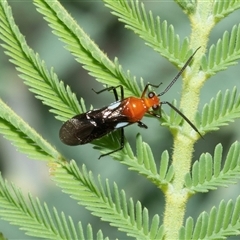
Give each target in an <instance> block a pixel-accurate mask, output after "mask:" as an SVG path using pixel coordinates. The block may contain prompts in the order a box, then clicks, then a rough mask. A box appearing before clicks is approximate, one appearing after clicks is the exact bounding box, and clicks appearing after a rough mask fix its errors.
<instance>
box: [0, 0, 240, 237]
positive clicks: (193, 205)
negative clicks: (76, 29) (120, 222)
mask: <svg viewBox="0 0 240 240" xmlns="http://www.w3.org/2000/svg"><path fill="white" fill-rule="evenodd" d="M9 3H10V5H11V6H12V10H13V14H14V16H15V21H16V23H17V25H18V26H19V28H20V30H21V32H22V33H23V34H24V35H25V36H26V40H27V42H28V44H29V45H30V46H31V47H32V48H33V49H34V51H36V52H38V53H39V54H40V56H41V58H42V59H44V60H45V62H46V64H47V66H48V67H52V66H53V67H54V69H55V72H56V73H57V74H58V77H59V79H62V80H63V81H64V82H65V83H66V84H68V85H69V86H70V87H71V89H72V90H73V91H74V92H75V93H76V94H77V96H78V97H83V98H84V99H85V101H86V104H87V108H88V107H89V106H90V105H91V104H92V105H93V106H94V108H99V107H102V106H104V105H108V104H109V103H111V102H112V101H113V99H114V98H113V96H112V95H111V94H108V93H106V94H101V95H100V96H99V95H96V94H95V93H94V92H93V91H91V89H92V88H94V89H96V90H98V89H102V85H101V84H99V83H97V82H96V81H95V79H93V78H92V77H91V76H89V75H88V73H87V72H86V71H85V70H84V69H83V68H82V67H81V65H80V64H78V63H77V62H76V61H75V60H74V58H73V56H72V55H71V54H70V53H69V52H67V51H66V50H65V49H64V47H63V46H64V44H63V43H62V42H60V41H59V40H58V39H57V37H56V36H54V35H53V34H52V33H51V30H50V29H49V28H48V26H47V23H46V22H45V21H44V20H43V19H42V15H40V14H39V13H38V12H37V11H36V9H35V7H34V5H33V4H32V1H28V0H25V1H20V0H19V1H9ZM23 3H24V4H23ZM144 3H145V6H146V8H147V9H149V10H152V11H153V13H154V15H155V16H156V15H159V16H160V17H161V20H162V21H163V20H167V21H168V23H169V24H173V26H174V27H175V31H176V33H177V34H179V35H180V38H181V39H183V38H184V37H185V36H188V35H189V34H190V26H189V21H188V19H187V16H186V15H185V14H184V13H183V12H182V10H181V9H180V8H179V6H178V5H177V4H175V3H174V1H144ZM62 4H63V5H64V6H65V7H66V9H67V10H68V11H69V12H70V14H71V15H72V16H73V17H74V18H75V20H76V21H77V22H78V23H79V24H80V26H81V27H82V28H83V29H84V30H85V32H86V33H88V34H89V35H90V37H91V38H92V39H93V40H94V41H95V42H96V43H97V44H98V45H99V46H100V48H101V49H102V50H103V51H104V52H105V53H106V54H107V55H108V56H109V58H110V59H113V58H114V57H115V56H117V57H118V58H119V62H120V63H121V64H122V66H123V68H124V70H125V71H126V70H128V69H129V70H130V71H131V73H132V74H133V75H136V76H137V78H138V79H139V77H143V78H144V80H145V82H151V83H153V84H158V83H159V82H163V88H164V87H165V86H167V84H168V83H169V82H170V81H171V79H172V78H173V77H174V76H175V75H176V73H177V69H176V68H175V67H174V66H172V64H170V63H169V62H168V61H167V60H166V59H164V58H163V57H161V56H160V55H159V54H158V53H156V52H154V51H153V50H152V49H151V48H149V47H147V46H145V45H144V42H143V41H142V40H141V39H139V38H138V36H136V35H135V34H134V33H133V32H131V31H129V30H127V29H125V28H124V25H123V24H121V23H119V22H118V20H117V18H116V17H115V16H113V15H111V14H110V12H109V9H107V8H105V7H104V5H103V3H102V2H101V1H79V0H78V1H62ZM239 14H240V11H236V12H235V13H233V14H231V15H229V16H228V17H227V18H226V19H224V20H222V21H221V22H220V23H219V24H218V25H217V26H216V27H215V28H214V29H213V31H212V34H211V36H210V41H209V46H210V45H211V44H213V43H216V41H217V40H218V39H219V38H221V37H222V34H223V32H224V31H225V30H227V31H231V29H232V26H233V25H234V24H239V22H240V17H239V16H240V15H239ZM0 69H1V70H0V81H1V87H0V97H1V98H3V99H4V100H5V101H6V102H7V104H8V105H9V106H10V107H11V108H12V109H13V110H15V111H16V112H17V113H18V114H19V115H20V116H21V117H22V118H23V119H24V120H25V121H27V122H28V123H29V125H30V126H32V127H33V128H35V129H36V130H37V131H38V132H39V133H41V135H42V136H43V137H44V138H46V139H47V140H48V141H49V142H50V143H51V144H52V145H54V146H56V148H57V149H58V150H59V151H60V152H61V153H62V154H63V155H64V156H66V157H67V158H68V159H72V158H73V159H75V160H76V161H77V163H78V164H79V166H81V165H82V164H83V163H84V164H86V165H87V168H88V169H89V170H92V171H93V173H94V175H95V176H97V175H98V174H101V176H102V179H105V178H108V179H110V180H111V181H115V182H117V184H118V185H119V188H120V189H121V188H123V189H124V190H125V191H126V193H127V198H130V197H132V198H133V199H134V201H135V202H136V201H137V200H140V201H141V202H142V204H143V206H145V207H147V208H148V209H149V212H150V216H153V215H154V214H155V213H158V214H160V216H162V211H163V208H164V199H163V196H162V194H161V193H160V192H159V190H158V189H157V188H156V187H155V186H154V185H152V184H151V183H150V182H149V181H147V180H146V179H144V178H143V177H142V176H139V175H138V174H136V173H135V172H129V171H128V170H127V167H126V166H123V165H121V164H120V163H119V162H116V161H113V160H112V159H111V157H105V158H103V159H101V160H100V161H98V160H97V158H98V156H99V152H98V151H96V150H94V149H93V148H92V145H91V144H87V145H84V146H79V147H68V146H65V145H63V144H62V143H61V142H60V140H59V138H58V132H59V128H60V127H61V124H62V123H61V122H59V121H57V120H56V119H55V118H54V116H53V115H52V114H51V113H49V111H48V110H49V109H48V107H46V106H44V105H42V104H41V102H40V101H38V100H37V99H35V98H34V96H33V94H32V93H30V92H29V91H28V89H27V87H26V86H25V85H24V84H23V81H22V80H21V79H20V78H19V77H18V76H17V72H16V70H15V68H14V67H13V65H12V64H10V63H9V62H8V58H7V57H6V55H4V53H3V49H2V48H1V51H0ZM239 76H240V68H239V65H237V66H234V67H230V68H228V69H227V70H226V71H224V72H220V73H218V74H217V75H216V76H214V77H212V78H211V79H209V81H208V82H207V83H206V84H205V86H204V88H203V90H202V92H201V102H200V106H199V109H200V110H201V109H202V107H203V105H204V104H205V103H208V102H209V101H210V99H211V98H212V97H214V96H215V95H216V93H217V92H218V91H219V90H222V91H224V92H225V90H226V89H230V90H231V89H232V88H233V86H237V87H239V85H240V77H239ZM82 86H84V87H82ZM180 89H181V81H178V82H177V83H176V84H175V85H174V86H173V87H172V89H171V90H170V91H169V92H168V93H167V94H166V95H164V96H163V97H162V100H166V101H172V100H173V99H174V98H176V99H179V93H180ZM164 110H165V111H166V112H168V107H167V106H164ZM143 122H144V123H146V124H147V125H148V127H149V129H148V130H145V129H141V128H138V127H137V126H131V127H129V128H127V129H126V131H125V132H126V137H127V138H128V140H129V141H130V142H131V143H133V142H134V139H135V136H136V134H137V133H139V132H140V133H141V135H142V136H143V140H144V141H145V142H147V143H148V144H149V145H150V146H151V147H152V149H153V152H154V155H155V158H156V161H159V159H160V155H161V153H162V151H163V150H165V149H167V150H168V151H169V152H170V153H171V151H172V138H171V135H170V134H169V131H168V129H167V128H165V127H162V126H159V124H158V121H157V120H156V119H149V118H145V119H144V120H143ZM239 123H240V121H236V122H234V123H231V124H230V125H229V126H227V127H223V128H221V130H220V131H218V132H214V133H210V134H207V135H206V137H205V139H204V140H200V141H199V142H198V143H197V145H196V151H195V153H194V160H197V159H198V158H199V155H200V154H201V153H202V152H210V153H213V150H214V148H215V146H216V144H217V143H219V142H221V143H222V144H223V146H224V154H225V155H226V152H227V151H228V148H229V146H230V145H231V144H232V143H233V142H234V141H236V140H240V130H239ZM159 128H160V130H159V133H160V134H159V135H158V134H156V130H155V129H159ZM132 147H133V149H135V146H134V144H132ZM0 170H1V172H2V174H3V176H4V177H5V178H6V179H8V180H9V181H12V182H14V183H15V184H16V185H17V186H19V187H20V188H21V189H22V190H23V192H24V193H27V192H31V193H32V195H33V196H38V197H39V198H40V200H41V202H44V201H45V202H47V203H48V206H49V207H50V208H51V207H52V206H55V207H56V208H57V209H58V211H59V212H61V211H64V212H65V214H66V215H71V216H72V217H73V219H74V220H75V221H76V222H77V221H79V220H81V221H82V223H83V226H84V227H85V226H86V225H87V224H88V223H91V224H92V226H93V229H94V231H95V232H96V231H97V230H98V229H100V228H101V229H102V230H103V234H104V236H108V237H109V238H110V239H113V238H119V239H127V237H126V235H125V234H124V233H121V232H118V231H117V230H116V229H115V228H112V227H110V226H109V224H108V223H105V222H101V221H100V220H99V219H98V218H96V217H94V216H92V215H91V214H90V213H89V212H88V211H86V210H85V209H84V208H83V207H81V206H78V205H77V204H76V203H75V201H74V200H72V199H70V198H69V197H68V196H66V195H64V194H63V193H61V191H60V190H59V189H58V188H56V187H55V186H54V183H52V182H51V180H50V177H49V172H48V168H47V167H46V163H45V162H40V161H32V160H30V159H27V158H26V156H24V155H23V154H21V153H19V152H17V151H16V150H15V148H14V147H13V146H12V145H11V144H10V143H9V142H8V141H7V140H5V139H4V138H3V137H2V136H0ZM239 194H240V187H239V185H232V186H231V187H229V188H227V189H226V188H220V189H218V190H217V191H212V192H210V193H207V194H198V195H196V196H194V197H192V199H191V200H190V201H189V204H188V207H187V214H186V217H188V216H190V215H191V216H193V217H194V218H196V217H197V216H198V215H199V214H200V213H201V212H202V211H203V210H206V211H209V210H210V209H211V207H212V206H213V205H216V206H217V205H218V204H219V202H220V200H221V199H226V200H228V199H231V198H232V199H236V197H237V196H238V195H239ZM1 231H2V232H3V233H4V235H5V236H6V237H8V239H32V238H31V237H27V236H25V235H24V234H23V233H22V232H20V231H18V230H17V227H15V226H11V225H9V224H8V223H6V222H5V221H0V232H1ZM229 239H234V238H229ZM235 239H238V238H235Z"/></svg>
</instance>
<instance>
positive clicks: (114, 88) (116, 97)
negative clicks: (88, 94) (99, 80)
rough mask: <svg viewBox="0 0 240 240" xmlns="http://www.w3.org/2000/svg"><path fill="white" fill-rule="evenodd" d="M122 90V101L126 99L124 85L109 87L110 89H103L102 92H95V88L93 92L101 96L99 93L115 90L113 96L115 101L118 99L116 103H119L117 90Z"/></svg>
mask: <svg viewBox="0 0 240 240" xmlns="http://www.w3.org/2000/svg"><path fill="white" fill-rule="evenodd" d="M118 87H119V88H120V91H121V99H120V100H123V99H124V91H123V86H122V85H118V86H116V87H108V88H104V89H102V90H100V91H95V90H94V89H93V88H92V90H93V91H94V92H95V93H96V94H99V93H102V92H105V91H111V90H113V94H114V96H115V99H116V101H118V100H119V98H118V94H117V90H116V88H118Z"/></svg>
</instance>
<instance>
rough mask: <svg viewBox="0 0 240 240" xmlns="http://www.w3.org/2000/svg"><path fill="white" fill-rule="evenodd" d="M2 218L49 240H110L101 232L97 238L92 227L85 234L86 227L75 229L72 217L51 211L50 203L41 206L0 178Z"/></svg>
mask: <svg viewBox="0 0 240 240" xmlns="http://www.w3.org/2000/svg"><path fill="white" fill-rule="evenodd" d="M0 217H1V218H2V219H4V220H7V221H9V222H11V223H12V224H13V225H17V226H19V227H20V229H21V230H23V231H25V232H26V234H27V235H30V236H33V237H41V238H45V239H56V240H59V239H64V240H66V239H99V240H100V239H106V240H107V239H108V238H104V237H103V234H102V232H101V231H99V232H98V233H97V235H96V236H94V235H93V231H92V227H91V225H88V226H87V228H86V230H85V233H84V231H83V227H82V224H81V223H80V222H79V223H78V225H77V226H75V224H74V222H73V220H72V218H71V217H68V218H67V217H66V216H65V214H64V213H61V214H59V213H58V212H57V209H56V208H53V210H52V211H50V210H49V208H48V206H47V204H46V203H44V204H41V203H40V201H39V199H38V198H36V199H34V198H33V197H32V196H31V195H30V194H29V195H28V198H25V197H24V196H23V194H22V193H21V191H20V190H19V189H18V188H17V187H16V186H14V185H13V184H11V185H10V184H8V182H7V181H4V180H3V179H2V177H1V176H0Z"/></svg>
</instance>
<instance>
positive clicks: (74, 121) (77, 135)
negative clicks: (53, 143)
mask: <svg viewBox="0 0 240 240" xmlns="http://www.w3.org/2000/svg"><path fill="white" fill-rule="evenodd" d="M86 114H87V113H83V114H79V115H77V116H75V117H73V118H71V119H69V120H68V121H66V122H65V123H64V124H63V125H62V127H61V129H60V132H59V137H60V140H61V141H62V142H63V143H65V144H67V145H71V146H75V145H80V144H85V143H88V142H91V141H92V139H91V137H90V136H91V133H92V131H93V129H94V128H95V126H94V124H93V123H92V122H91V121H89V119H87V117H86Z"/></svg>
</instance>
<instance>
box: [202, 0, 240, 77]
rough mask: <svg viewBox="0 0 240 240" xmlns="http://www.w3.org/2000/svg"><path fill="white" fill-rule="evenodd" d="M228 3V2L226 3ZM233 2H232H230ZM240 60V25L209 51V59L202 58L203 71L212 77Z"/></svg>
mask: <svg viewBox="0 0 240 240" xmlns="http://www.w3.org/2000/svg"><path fill="white" fill-rule="evenodd" d="M226 2H227V1H226ZM229 2H231V1H229ZM239 59H240V24H239V25H238V26H237V25H234V26H233V28H232V31H231V33H229V32H228V31H225V32H224V34H223V37H222V38H221V39H219V40H218V42H217V44H216V45H212V46H211V47H210V49H209V53H208V57H206V56H204V57H203V58H202V63H201V65H202V69H203V71H204V72H205V74H206V75H207V77H210V76H212V75H214V74H216V73H217V72H219V71H222V70H225V69H227V68H228V67H229V66H231V65H235V64H237V60H239Z"/></svg>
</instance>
